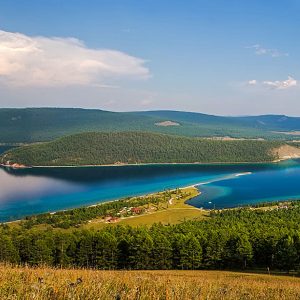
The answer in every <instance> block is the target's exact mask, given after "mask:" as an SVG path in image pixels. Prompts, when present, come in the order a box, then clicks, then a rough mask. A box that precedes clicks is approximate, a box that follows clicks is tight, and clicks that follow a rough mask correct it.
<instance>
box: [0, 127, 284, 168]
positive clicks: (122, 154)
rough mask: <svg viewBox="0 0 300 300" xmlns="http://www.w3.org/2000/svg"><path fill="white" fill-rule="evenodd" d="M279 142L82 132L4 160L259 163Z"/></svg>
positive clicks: (10, 154)
mask: <svg viewBox="0 0 300 300" xmlns="http://www.w3.org/2000/svg"><path fill="white" fill-rule="evenodd" d="M280 145H282V143H280V142H272V141H256V140H235V141H218V140H207V139H199V138H187V137H180V136H171V135H164V134H157V133H146V132H112V133H99V132H98V133H97V132H91V133H82V134H76V135H72V136H67V137H63V138H60V139H57V140H55V141H52V142H46V143H37V144H31V145H27V146H22V147H19V148H15V149H12V150H9V151H8V152H6V153H4V154H3V155H2V156H1V158H0V161H1V162H2V163H9V164H12V163H19V164H25V165H36V166H39V165H45V166H59V165H103V164H128V163H130V164H135V163H194V162H201V163H206V162H207V163H212V162H260V161H272V160H274V159H277V158H278V157H276V155H275V154H274V151H272V150H273V149H274V148H276V147H279V146H280Z"/></svg>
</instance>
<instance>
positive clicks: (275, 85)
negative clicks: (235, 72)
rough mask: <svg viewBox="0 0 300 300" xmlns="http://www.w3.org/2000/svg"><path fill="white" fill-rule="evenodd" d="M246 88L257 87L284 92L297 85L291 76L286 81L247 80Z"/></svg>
mask: <svg viewBox="0 0 300 300" xmlns="http://www.w3.org/2000/svg"><path fill="white" fill-rule="evenodd" d="M247 85H248V86H258V87H267V88H270V89H274V90H286V89H289V88H292V87H295V86H297V85H298V81H297V80H296V79H294V78H293V77H291V76H288V79H287V80H282V81H280V80H275V81H269V80H266V81H262V82H261V81H258V80H256V79H253V80H249V81H248V82H247Z"/></svg>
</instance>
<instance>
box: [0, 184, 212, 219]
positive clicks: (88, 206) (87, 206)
mask: <svg viewBox="0 0 300 300" xmlns="http://www.w3.org/2000/svg"><path fill="white" fill-rule="evenodd" d="M201 184H202V183H195V184H192V185H187V186H183V187H178V188H173V189H169V191H170V192H172V191H175V190H176V189H180V190H185V189H188V188H195V189H197V191H198V194H197V195H196V196H195V197H198V196H199V195H201V191H200V190H199V188H198V187H197V186H199V185H201ZM164 191H165V190H163V191H158V192H153V193H147V194H142V195H137V196H132V197H123V198H117V199H114V200H108V201H103V202H98V203H95V204H90V205H83V206H78V207H73V208H67V209H61V210H56V211H50V212H49V211H48V212H42V213H38V214H33V215H26V216H24V217H23V218H22V219H17V220H13V221H4V222H1V221H0V224H10V223H17V222H21V221H24V220H25V218H26V217H31V216H37V215H42V214H52V215H54V214H56V213H58V212H63V211H70V210H73V209H77V208H90V207H95V206H99V205H102V204H106V203H111V202H115V201H120V200H123V199H125V198H130V199H133V198H136V197H146V196H152V195H155V194H159V193H163V192H164ZM195 197H193V198H195ZM193 198H191V199H193ZM191 199H189V200H191ZM186 204H187V203H186ZM187 205H189V206H191V207H193V208H196V209H200V208H198V207H195V206H193V205H190V204H187ZM205 210H207V211H210V209H205Z"/></svg>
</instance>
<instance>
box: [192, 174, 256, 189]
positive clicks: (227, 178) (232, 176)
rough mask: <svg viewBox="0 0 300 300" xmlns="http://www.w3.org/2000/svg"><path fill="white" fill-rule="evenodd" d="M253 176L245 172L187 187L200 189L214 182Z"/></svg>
mask: <svg viewBox="0 0 300 300" xmlns="http://www.w3.org/2000/svg"><path fill="white" fill-rule="evenodd" d="M251 174H252V172H243V173H234V174H229V175H226V176H222V177H219V178H214V179H211V180H209V181H204V182H198V183H195V184H192V185H189V186H187V187H198V186H201V185H205V184H209V183H213V182H219V181H223V180H230V179H235V178H238V177H240V176H246V175H251Z"/></svg>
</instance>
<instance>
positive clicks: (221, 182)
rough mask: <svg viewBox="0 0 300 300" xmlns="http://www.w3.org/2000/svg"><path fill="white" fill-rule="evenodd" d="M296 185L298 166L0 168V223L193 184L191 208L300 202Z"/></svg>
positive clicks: (294, 163)
mask: <svg viewBox="0 0 300 300" xmlns="http://www.w3.org/2000/svg"><path fill="white" fill-rule="evenodd" d="M249 172H251V174H250V173H249ZM299 179H300V161H297V160H290V161H286V162H282V163H277V164H236V165H229V164H228V165H188V164H183V165H147V166H124V167H79V168H33V169H22V170H12V169H6V168H0V221H8V220H15V219H19V218H21V217H24V216H26V215H32V214H37V213H42V212H53V211H57V210H62V209H68V208H73V207H79V206H84V205H92V204H95V203H100V202H104V201H108V200H114V199H119V198H122V197H127V196H134V195H142V194H146V193H151V192H156V191H162V190H165V189H171V188H176V187H183V186H188V185H194V184H199V189H200V190H201V192H202V193H201V195H200V196H199V197H197V198H194V199H192V200H191V201H190V204H192V205H194V206H197V207H204V208H213V207H215V208H223V207H234V206H238V205H245V204H250V203H257V202H261V201H269V200H271V201H272V200H278V199H292V198H298V197H299V198H300V184H299V183H300V180H299Z"/></svg>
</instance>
